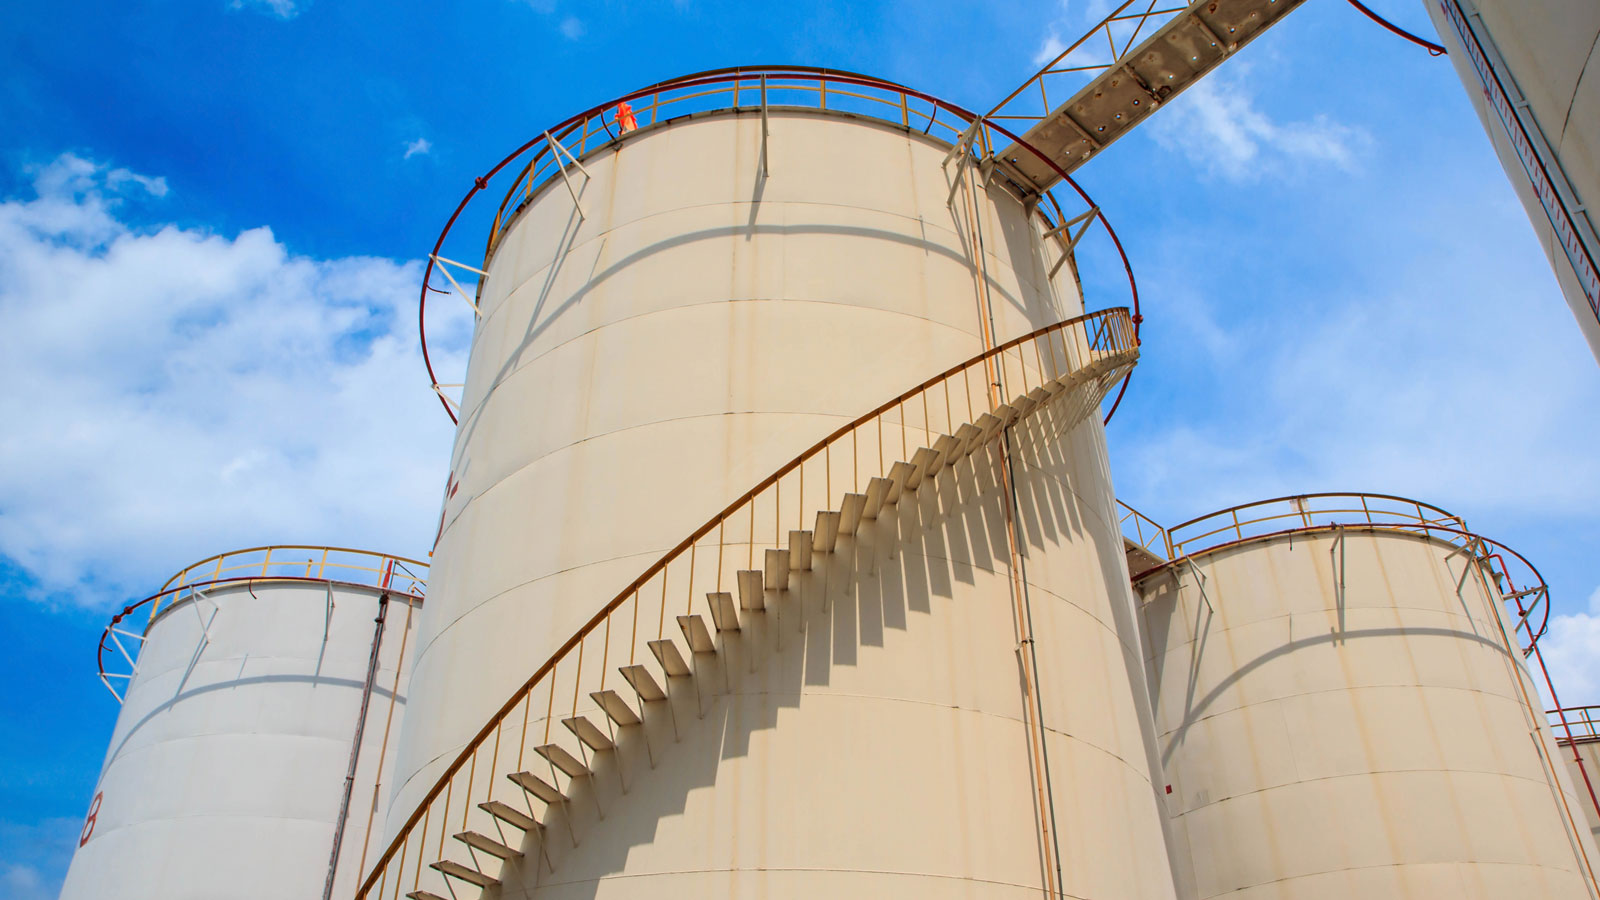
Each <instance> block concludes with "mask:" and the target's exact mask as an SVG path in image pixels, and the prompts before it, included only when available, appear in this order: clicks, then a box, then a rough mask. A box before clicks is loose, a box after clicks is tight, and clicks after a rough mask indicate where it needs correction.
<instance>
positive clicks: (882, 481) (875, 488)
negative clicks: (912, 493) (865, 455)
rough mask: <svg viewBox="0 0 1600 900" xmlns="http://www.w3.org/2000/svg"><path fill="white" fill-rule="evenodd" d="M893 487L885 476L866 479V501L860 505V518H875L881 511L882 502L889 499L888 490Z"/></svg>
mask: <svg viewBox="0 0 1600 900" xmlns="http://www.w3.org/2000/svg"><path fill="white" fill-rule="evenodd" d="M893 487H894V485H893V484H891V483H890V482H889V479H887V478H873V479H869V480H868V481H867V502H866V503H865V504H863V505H862V507H861V518H863V519H876V518H877V517H878V513H880V512H882V511H883V502H884V501H885V500H887V499H889V491H890V490H891V489H892V488H893Z"/></svg>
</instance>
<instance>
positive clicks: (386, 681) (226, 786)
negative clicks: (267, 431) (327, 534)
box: [61, 580, 421, 900]
mask: <svg viewBox="0 0 1600 900" xmlns="http://www.w3.org/2000/svg"><path fill="white" fill-rule="evenodd" d="M379 593H380V591H379V590H378V589H377V588H366V587H358V586H338V587H333V588H332V590H331V593H330V590H329V586H328V585H327V584H320V583H312V582H304V581H301V582H294V581H279V580H261V581H255V582H253V583H251V584H250V585H248V586H247V585H245V584H243V583H240V584H232V585H220V586H218V587H217V588H215V589H213V590H210V591H208V592H207V593H206V600H201V601H195V600H192V599H191V600H184V601H181V602H179V603H177V604H176V605H174V606H171V607H167V608H166V609H164V610H163V611H162V612H161V613H160V614H159V615H158V616H156V618H155V620H154V621H153V622H151V624H150V625H149V627H148V629H147V631H146V640H145V642H144V646H143V649H142V651H141V652H140V654H139V660H138V661H139V666H138V671H137V673H136V675H135V676H134V678H133V679H132V681H131V682H130V684H129V687H128V690H127V694H126V698H125V701H124V703H123V705H122V710H121V714H120V715H119V716H118V717H117V724H116V728H115V730H114V731H113V733H112V738H111V747H110V750H109V752H108V753H107V756H106V762H105V766H104V768H103V769H102V771H101V774H100V779H99V783H98V784H97V785H96V786H95V797H96V799H95V808H94V823H93V827H92V830H90V829H87V827H86V830H88V839H87V841H86V842H84V843H83V844H82V845H81V846H80V847H79V849H78V850H77V853H76V855H75V856H74V857H73V860H72V865H71V868H70V869H69V870H68V872H67V878H66V882H65V885H64V887H63V888H62V893H61V897H62V898H63V900H90V898H93V900H102V898H108V897H116V898H119V900H214V898H216V897H219V896H227V897H230V898H261V900H267V898H273V900H279V898H285V897H296V898H316V897H321V896H322V892H323V884H324V880H325V878H326V876H327V872H328V860H329V853H330V851H331V849H332V846H333V832H334V822H335V820H336V819H337V816H338V813H339V805H340V800H341V797H342V794H343V790H344V783H345V777H346V774H347V771H348V766H349V761H350V751H351V741H352V738H353V737H354V735H355V729H356V719H357V714H358V711H359V708H360V704H361V695H362V692H363V687H364V684H365V681H366V677H367V670H368V664H369V661H370V658H371V652H372V640H373V635H374V631H375V627H376V626H375V624H374V619H375V618H376V617H377V613H378V605H379V604H378V596H379ZM408 604H416V605H417V606H418V607H419V608H420V604H421V601H420V599H418V598H416V597H408V596H406V595H404V594H392V595H391V597H390V602H389V609H388V614H387V617H386V618H387V621H386V624H385V630H384V637H383V642H382V645H381V651H380V652H381V655H380V661H379V663H380V664H379V668H378V672H377V678H376V681H375V686H374V689H373V694H372V700H371V705H370V708H369V711H368V716H367V725H366V730H365V735H364V739H363V741H362V747H361V754H360V757H359V767H358V769H357V772H356V780H355V790H354V793H353V796H352V800H351V804H350V814H349V819H348V824H347V826H346V830H345V836H344V841H343V847H342V850H341V855H340V863H339V868H338V880H337V883H336V884H335V891H334V896H335V897H345V896H350V895H351V894H353V893H354V891H355V888H356V886H357V885H358V884H359V881H358V879H357V874H358V873H357V869H358V868H359V867H360V861H361V856H362V852H363V849H366V850H367V851H368V855H369V857H375V856H376V855H377V854H378V853H379V852H381V850H382V848H381V846H379V844H378V837H379V832H380V831H381V828H380V826H381V823H382V821H383V816H384V814H385V811H386V808H385V804H384V802H383V801H384V799H385V795H386V794H387V793H388V787H387V782H388V781H389V774H388V773H390V772H392V771H393V770H394V758H393V757H394V753H395V749H396V748H395V744H394V740H393V736H392V735H391V736H390V741H389V751H388V757H389V758H388V759H386V760H385V761H384V766H383V776H382V777H383V781H384V782H385V785H384V786H383V787H382V788H378V786H377V784H376V781H377V778H378V761H379V748H380V746H381V745H382V742H383V739H384V735H385V730H386V729H385V724H386V720H387V718H388V716H389V714H390V707H391V697H392V694H393V692H392V686H393V685H394V684H395V679H396V673H395V666H396V663H397V662H398V661H399V659H400V656H401V653H402V651H403V647H404V646H405V645H406V644H407V642H408V640H409V639H410V633H409V632H408V629H407V620H408V615H407V611H408ZM415 621H416V620H415V617H414V616H413V617H411V622H412V623H413V625H414V623H415ZM207 635H209V637H207ZM409 663H410V654H409V653H406V662H405V666H404V669H408V668H409ZM404 669H403V670H402V672H401V673H400V674H401V678H400V682H399V683H400V684H401V685H402V690H403V686H404V684H405V678H404V676H405V671H404ZM393 706H394V709H393V714H394V718H395V722H396V723H398V722H399V720H400V718H401V715H402V713H403V711H404V698H403V696H402V697H401V698H399V702H398V703H396V704H393ZM374 807H376V816H375V817H374V819H373V821H374V826H373V834H371V835H370V836H369V835H368V834H367V820H368V814H369V812H370V811H372V810H373V809H374ZM364 844H365V845H366V847H365V848H364V846H363V845H364Z"/></svg>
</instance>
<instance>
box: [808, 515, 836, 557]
mask: <svg viewBox="0 0 1600 900" xmlns="http://www.w3.org/2000/svg"><path fill="white" fill-rule="evenodd" d="M816 534H817V537H816V540H815V541H814V542H813V546H815V547H816V548H817V549H818V550H819V551H821V552H823V553H832V552H833V544H834V541H837V540H838V539H839V514H838V513H836V512H834V511H833V510H831V509H824V510H821V511H819V512H818V513H817V532H816Z"/></svg>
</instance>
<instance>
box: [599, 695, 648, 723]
mask: <svg viewBox="0 0 1600 900" xmlns="http://www.w3.org/2000/svg"><path fill="white" fill-rule="evenodd" d="M589 699H591V700H593V701H594V702H595V705H596V706H599V707H600V708H601V709H603V710H605V713H606V716H607V717H608V718H610V719H611V721H613V722H615V723H617V724H618V725H619V726H621V727H623V728H626V727H628V726H629V725H637V724H639V714H638V713H636V712H634V711H633V707H631V706H629V705H628V701H626V700H624V699H622V695H621V694H618V693H617V692H616V691H595V692H593V693H591V694H590V695H589Z"/></svg>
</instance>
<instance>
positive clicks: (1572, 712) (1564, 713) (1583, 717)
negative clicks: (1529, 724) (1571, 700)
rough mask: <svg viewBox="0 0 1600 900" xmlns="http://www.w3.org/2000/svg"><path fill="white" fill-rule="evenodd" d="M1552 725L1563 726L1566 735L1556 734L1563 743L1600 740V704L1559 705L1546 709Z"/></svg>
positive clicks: (1557, 738)
mask: <svg viewBox="0 0 1600 900" xmlns="http://www.w3.org/2000/svg"><path fill="white" fill-rule="evenodd" d="M1545 715H1547V716H1549V717H1550V720H1551V724H1552V725H1560V726H1563V728H1564V730H1565V731H1566V734H1565V735H1559V734H1558V735H1556V740H1558V741H1560V742H1561V743H1563V744H1575V743H1587V742H1589V741H1596V740H1600V705H1591V706H1558V707H1556V708H1555V709H1547V710H1545Z"/></svg>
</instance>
